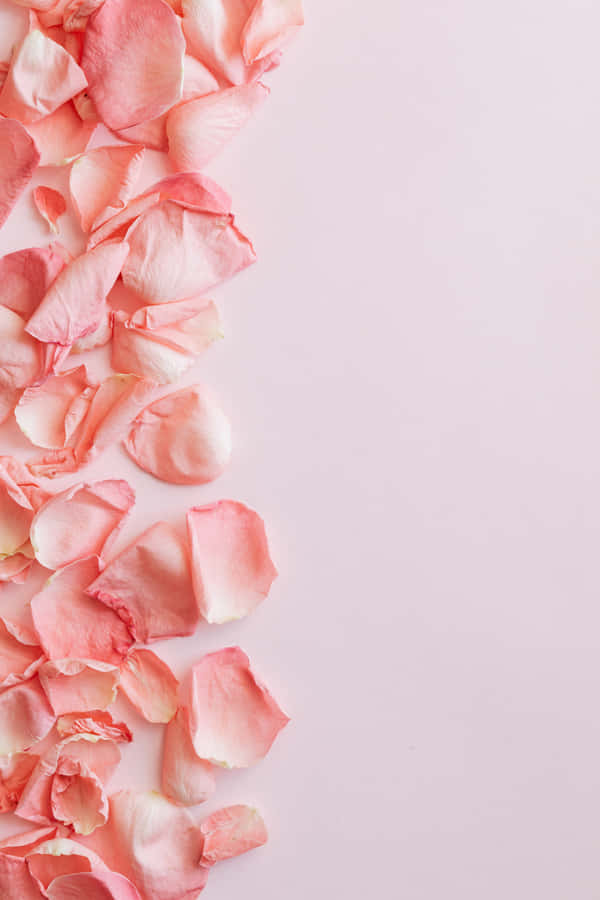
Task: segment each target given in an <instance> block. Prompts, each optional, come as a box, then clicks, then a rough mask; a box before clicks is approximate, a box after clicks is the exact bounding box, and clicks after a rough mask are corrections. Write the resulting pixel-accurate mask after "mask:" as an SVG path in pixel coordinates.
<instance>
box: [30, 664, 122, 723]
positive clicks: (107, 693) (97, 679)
mask: <svg viewBox="0 0 600 900" xmlns="http://www.w3.org/2000/svg"><path fill="white" fill-rule="evenodd" d="M39 679H40V683H41V685H42V687H43V689H44V691H45V692H46V696H47V697H48V700H49V701H50V705H51V707H52V709H53V710H54V712H55V713H56V715H57V716H62V715H64V714H65V713H71V712H87V711H89V710H93V709H105V708H106V707H107V706H110V704H111V703H114V701H115V698H116V696H117V688H118V685H119V669H118V667H117V666H113V665H111V664H110V663H106V662H100V661H98V660H93V659H54V660H48V662H45V663H44V664H43V666H41V667H40V670H39Z"/></svg>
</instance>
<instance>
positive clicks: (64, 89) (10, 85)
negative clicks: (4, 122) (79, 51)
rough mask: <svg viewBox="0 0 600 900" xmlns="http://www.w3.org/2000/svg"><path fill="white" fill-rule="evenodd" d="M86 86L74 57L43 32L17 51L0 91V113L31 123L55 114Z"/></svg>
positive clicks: (32, 34) (32, 33)
mask: <svg viewBox="0 0 600 900" xmlns="http://www.w3.org/2000/svg"><path fill="white" fill-rule="evenodd" d="M86 85H87V80H86V77H85V75H84V74H83V72H82V70H81V69H80V68H79V66H78V65H77V63H76V62H75V60H74V59H73V57H72V56H71V54H70V53H68V52H67V51H66V50H65V49H64V48H63V47H61V46H60V44H57V43H56V41H52V40H51V39H50V38H49V37H46V35H45V34H43V33H42V32H41V31H30V32H29V34H28V35H27V36H26V37H25V38H24V39H23V41H22V42H21V44H20V45H19V46H18V47H17V49H16V50H15V52H14V54H13V57H12V60H11V66H10V70H9V72H8V76H7V78H6V81H5V82H4V85H3V87H2V91H1V92H0V113H2V115H4V116H12V117H13V118H15V119H18V120H19V121H20V122H24V123H26V124H27V123H30V122H36V121H37V120H38V119H43V118H44V117H45V116H49V115H50V114H51V113H53V112H55V111H56V110H57V109H58V108H59V106H62V105H63V103H66V102H67V100H70V99H71V98H72V97H74V96H75V95H76V94H78V93H79V92H80V91H82V90H83V89H84V88H85V87H86Z"/></svg>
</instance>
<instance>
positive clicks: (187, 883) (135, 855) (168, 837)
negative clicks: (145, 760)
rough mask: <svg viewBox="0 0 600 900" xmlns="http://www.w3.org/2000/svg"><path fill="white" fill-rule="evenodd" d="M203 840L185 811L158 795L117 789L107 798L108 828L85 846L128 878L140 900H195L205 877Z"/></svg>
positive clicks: (206, 870) (99, 830)
mask: <svg viewBox="0 0 600 900" xmlns="http://www.w3.org/2000/svg"><path fill="white" fill-rule="evenodd" d="M203 840H204V838H203V835H202V832H201V831H200V828H199V827H198V826H197V825H196V823H195V822H194V820H193V819H192V817H191V816H190V814H189V813H188V812H187V810H185V809H181V807H178V806H174V805H173V804H172V803H170V802H169V801H168V800H167V799H166V798H165V797H163V796H162V795H161V794H157V793H154V792H149V793H144V794H136V793H134V792H133V791H120V792H119V793H118V794H113V795H112V797H111V798H110V818H109V821H108V825H105V826H104V828H99V829H97V830H96V831H95V832H94V833H93V834H92V835H90V837H88V838H86V839H85V843H86V846H91V847H92V848H93V849H94V850H96V852H97V853H99V854H100V856H101V857H102V858H103V859H104V861H105V862H106V863H107V864H108V865H109V866H110V868H111V869H113V870H115V871H117V872H120V873H121V874H122V875H125V876H126V877H127V878H129V879H130V881H132V882H133V883H134V884H135V885H136V887H137V889H138V891H139V892H140V895H141V897H142V898H143V900H197V898H198V895H199V893H200V892H201V891H202V889H203V888H204V886H205V884H206V881H207V878H208V874H209V869H208V868H206V867H205V866H201V865H199V863H200V857H201V855H202V845H203ZM166 865H167V866H168V869H167V871H168V873H169V876H170V877H165V866H166Z"/></svg>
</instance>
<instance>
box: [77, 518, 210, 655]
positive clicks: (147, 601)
mask: <svg viewBox="0 0 600 900" xmlns="http://www.w3.org/2000/svg"><path fill="white" fill-rule="evenodd" d="M87 593H88V594H89V595H90V596H91V597H94V598H96V599H98V600H101V601H102V602H103V603H105V604H106V605H107V606H108V607H110V608H111V609H113V610H114V611H115V612H116V613H118V615H119V616H120V617H121V618H122V619H123V621H124V622H125V623H126V624H127V626H128V628H129V630H130V631H131V633H132V634H133V635H134V637H135V639H136V640H137V641H139V642H141V643H148V642H149V641H153V640H159V639H160V638H167V637H177V636H182V635H187V634H193V633H194V631H195V629H196V626H197V624H198V620H199V615H198V607H197V605H196V600H195V598H194V590H193V587H192V578H191V573H190V566H189V559H188V552H187V547H186V545H185V542H184V541H183V540H182V538H180V537H179V535H178V533H177V532H176V531H175V529H174V528H173V527H172V526H171V525H168V524H167V523H166V522H157V523H156V524H155V525H152V526H151V527H150V528H148V530H147V531H145V532H144V533H143V534H141V535H139V536H138V537H137V538H136V539H135V540H134V541H133V542H132V543H131V544H129V546H128V547H126V548H125V550H123V551H122V552H121V553H120V554H119V555H118V556H117V557H115V559H113V560H112V561H111V562H110V563H109V564H108V566H107V567H106V569H104V571H103V572H101V573H100V575H99V576H98V578H96V580H95V581H94V582H93V584H91V585H90V587H89V588H88V589H87Z"/></svg>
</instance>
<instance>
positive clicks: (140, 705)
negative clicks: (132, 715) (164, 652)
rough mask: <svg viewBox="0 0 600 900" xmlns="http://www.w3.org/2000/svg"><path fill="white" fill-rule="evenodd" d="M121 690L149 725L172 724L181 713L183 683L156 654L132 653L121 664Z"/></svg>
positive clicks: (142, 651)
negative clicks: (179, 695) (180, 682)
mask: <svg viewBox="0 0 600 900" xmlns="http://www.w3.org/2000/svg"><path fill="white" fill-rule="evenodd" d="M120 688H121V690H122V691H123V693H124V694H125V696H126V697H127V699H128V700H129V702H130V703H132V704H133V705H134V706H135V708H136V709H137V710H138V712H140V713H141V714H142V716H143V717H144V718H145V719H147V720H148V722H155V723H159V724H160V723H163V724H166V723H167V722H170V721H171V719H172V718H173V716H174V715H175V713H176V712H177V695H178V691H179V682H178V681H177V679H176V678H175V676H174V675H173V673H172V672H171V670H170V668H169V667H168V665H167V664H166V662H163V660H162V659H160V657H158V656H157V655H156V653H153V652H152V650H145V649H139V650H132V651H131V653H129V655H128V656H127V658H126V659H125V660H124V661H123V663H122V664H121V683H120Z"/></svg>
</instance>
